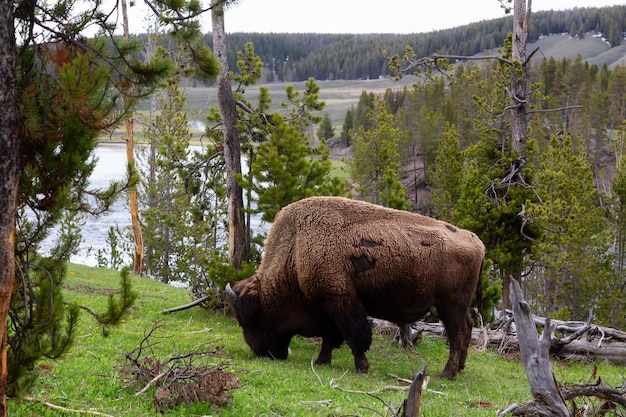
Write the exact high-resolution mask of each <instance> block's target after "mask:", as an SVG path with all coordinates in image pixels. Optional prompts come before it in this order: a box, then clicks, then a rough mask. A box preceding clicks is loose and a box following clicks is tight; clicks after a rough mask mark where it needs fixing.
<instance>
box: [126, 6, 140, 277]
mask: <svg viewBox="0 0 626 417" xmlns="http://www.w3.org/2000/svg"><path fill="white" fill-rule="evenodd" d="M122 19H123V22H124V24H123V26H124V40H126V41H128V39H129V37H130V34H129V28H128V8H127V5H126V0H122ZM134 148H135V146H134V137H133V118H132V116H130V117H128V118H127V119H126V159H127V160H128V166H129V167H130V169H131V172H133V173H135V172H136V171H135V153H134V150H135V149H134ZM128 205H129V206H130V220H131V224H132V226H133V272H134V273H135V274H136V275H142V274H143V234H142V232H141V221H140V220H139V201H138V198H137V187H135V186H133V187H131V188H130V189H129V190H128Z"/></svg>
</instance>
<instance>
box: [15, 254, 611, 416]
mask: <svg viewBox="0 0 626 417" xmlns="http://www.w3.org/2000/svg"><path fill="white" fill-rule="evenodd" d="M118 280H119V274H118V273H117V272H115V271H113V270H108V269H100V268H91V267H86V266H79V265H70V266H69V274H68V276H67V282H66V286H65V288H64V290H63V294H64V297H65V301H69V302H77V303H80V304H81V305H84V306H88V307H89V308H91V309H92V310H96V311H102V310H103V309H104V307H105V306H106V303H107V299H108V294H109V293H111V292H114V291H115V288H117V286H118ZM133 287H134V289H135V290H136V291H137V292H138V293H139V297H138V299H137V302H136V304H135V307H134V308H133V309H132V310H131V311H130V313H129V315H128V316H127V317H125V319H124V320H122V322H121V323H120V324H119V325H118V326H117V327H115V328H113V329H111V333H110V335H109V336H108V337H104V336H103V335H102V334H101V332H100V329H99V327H98V325H97V324H96V323H95V322H94V320H93V318H92V317H91V316H90V315H89V314H87V313H85V314H82V315H81V320H80V321H79V327H78V330H77V332H78V333H77V338H76V340H75V342H74V345H73V347H72V348H71V349H70V351H69V353H68V354H67V355H66V356H65V357H63V358H61V359H58V360H52V359H44V360H42V361H41V363H39V364H38V368H37V369H39V371H40V378H39V380H38V382H37V383H36V384H35V387H34V389H33V391H32V392H31V393H30V397H27V399H24V400H15V399H12V400H10V401H9V404H8V406H9V415H11V416H15V417H32V416H59V415H64V416H65V415H68V416H69V415H77V414H79V413H80V414H84V415H101V416H105V415H106V416H116V417H151V416H155V415H163V416H166V417H169V416H171V417H174V416H207V415H219V416H221V417H230V416H232V417H235V416H294V417H299V416H302V417H311V416H319V417H327V416H348V415H350V416H355V415H359V416H363V417H368V416H375V415H389V414H388V413H387V411H389V410H387V408H386V407H390V408H391V409H392V410H394V411H395V410H397V409H398V408H399V406H400V404H402V401H403V399H404V398H406V391H402V390H394V389H389V388H387V389H385V388H384V387H389V386H399V385H403V384H402V383H401V382H399V381H397V380H396V379H394V378H393V377H391V376H390V374H393V375H397V376H399V377H402V378H411V377H412V374H413V373H414V372H417V371H418V370H420V369H422V368H423V367H424V366H426V367H427V369H426V374H427V376H428V377H429V378H430V380H429V383H428V390H427V391H425V392H424V396H423V404H422V414H423V415H425V416H466V417H487V416H493V415H494V414H495V412H496V410H502V409H504V408H506V407H507V406H509V405H511V404H512V403H520V404H521V403H524V402H527V401H529V399H530V389H529V387H528V382H527V379H526V376H525V373H524V367H523V366H522V364H521V363H520V361H519V360H518V358H517V355H516V354H515V353H509V354H507V355H504V356H501V355H500V354H499V353H498V352H497V351H496V350H495V349H494V350H492V349H487V350H482V349H478V348H477V347H476V346H472V347H471V349H470V354H469V357H468V363H467V367H466V369H465V370H464V371H463V372H461V373H460V374H459V375H458V376H457V377H456V378H455V379H454V380H453V381H448V380H442V379H439V378H438V377H437V375H438V373H439V372H440V371H441V369H442V368H443V364H444V363H445V360H446V357H447V355H448V348H447V346H446V343H445V342H444V341H442V340H438V339H436V338H432V337H430V336H424V338H423V340H422V341H420V342H419V343H418V344H417V345H416V346H415V348H414V349H413V350H404V349H402V348H400V347H399V346H398V345H397V343H394V342H393V341H392V335H390V334H387V333H382V332H375V334H374V341H373V345H372V348H371V349H370V351H369V353H368V357H369V358H370V361H371V363H372V369H370V372H369V374H368V375H366V376H365V375H359V374H357V373H356V372H354V364H353V358H352V355H351V353H350V350H349V349H348V347H347V346H343V347H342V348H340V349H338V350H337V351H335V355H334V358H333V363H332V365H330V366H322V365H314V363H313V362H312V358H313V359H314V358H315V357H316V355H317V354H318V352H319V343H318V341H316V340H312V339H305V338H302V337H296V338H294V340H293V343H292V344H291V348H292V352H291V354H290V356H289V358H288V359H287V360H285V361H272V360H269V359H265V358H258V357H255V356H254V355H253V354H252V353H251V351H250V349H249V348H248V346H247V345H246V343H245V341H244V339H243V336H242V334H241V329H240V328H239V326H238V325H237V323H236V321H235V320H234V319H233V318H232V317H230V316H228V315H224V314H222V313H216V312H210V311H206V310H203V309H201V308H199V307H196V308H193V309H189V310H184V311H180V312H177V313H173V314H169V315H163V314H162V313H161V311H162V310H163V309H166V308H170V307H175V306H178V305H181V304H184V303H187V302H188V301H189V294H188V292H187V291H186V290H184V289H182V288H175V287H171V286H168V285H165V284H162V283H160V282H157V281H153V280H150V279H148V278H145V277H133ZM151 329H152V330H153V333H152V334H151V336H149V333H150V331H151ZM147 339H149V341H150V343H148V342H147ZM142 341H143V342H142ZM140 347H141V348H142V349H143V350H142V349H140ZM130 352H132V353H130ZM191 352H207V354H205V355H204V356H202V357H196V358H190V356H185V355H188V354H190V353H191ZM140 353H141V354H140ZM131 358H136V359H137V360H139V361H140V362H137V364H139V363H143V364H145V365H146V367H147V366H150V365H154V364H156V363H157V361H159V363H167V362H168V361H179V360H180V359H181V358H182V359H183V360H181V361H180V362H176V363H180V364H181V365H183V364H187V363H190V364H191V363H192V360H194V362H193V363H194V364H196V365H199V364H202V365H204V366H209V367H211V368H212V367H217V368H218V369H222V370H224V371H226V372H228V373H229V374H234V375H235V376H236V377H237V378H238V379H239V380H240V381H241V388H238V389H233V390H231V391H229V392H228V397H229V398H230V400H231V401H230V403H228V404H226V405H224V406H223V407H221V408H217V407H214V406H211V405H210V404H207V403H198V402H191V403H190V404H189V405H185V404H183V405H180V406H177V407H174V408H172V409H169V408H167V407H165V408H164V409H163V410H162V411H163V413H162V414H159V413H158V411H157V410H158V406H159V404H161V405H162V404H163V403H164V400H167V399H169V398H168V397H167V394H168V391H165V392H163V391H161V395H160V396H157V386H158V384H157V382H158V381H156V380H155V381H152V382H151V383H150V384H147V381H146V382H142V383H139V384H137V385H132V384H130V383H128V381H126V382H127V383H124V381H123V380H122V379H121V378H120V375H121V371H122V368H120V366H122V365H126V366H129V364H131V363H133V362H132V361H131V360H130V359H131ZM595 365H597V368H596V367H594V365H593V364H585V363H579V362H572V363H562V362H554V365H553V366H554V370H555V374H556V378H557V379H558V380H559V381H561V382H571V383H577V382H579V381H583V380H586V379H587V378H589V375H592V372H593V373H596V372H597V375H598V377H602V379H603V380H604V381H606V383H607V384H609V385H610V386H618V385H619V384H620V383H621V382H620V381H621V375H622V373H623V369H622V368H621V367H619V366H610V365H608V364H607V363H605V362H601V361H598V362H597V363H596V364H595ZM138 368H140V367H138ZM141 369H145V367H144V368H141ZM182 369H187V368H182ZM170 377H171V375H170ZM168 381H169V382H171V379H170V380H168ZM152 384H154V385H152ZM161 385H163V384H161ZM144 387H145V388H146V391H147V392H145V393H143V395H142V394H139V395H137V393H138V392H139V391H140V390H141V389H143V388H144ZM367 392H374V394H372V395H367V394H366V393H367ZM157 398H159V401H157ZM51 407H57V410H54V409H50V408H51ZM58 407H64V408H65V411H59V410H58ZM68 409H70V410H74V412H70V411H69V410H68ZM383 413H385V414H383Z"/></svg>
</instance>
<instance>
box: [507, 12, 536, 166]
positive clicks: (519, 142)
mask: <svg viewBox="0 0 626 417" xmlns="http://www.w3.org/2000/svg"><path fill="white" fill-rule="evenodd" d="M531 3H532V0H528V8H526V0H515V1H514V3H513V45H512V47H513V50H512V59H513V63H514V67H513V71H512V73H511V94H513V97H511V100H512V106H513V113H512V117H511V149H512V150H513V151H514V152H517V154H518V156H520V157H522V156H524V148H525V146H526V137H527V135H528V119H527V117H528V107H527V106H528V103H527V102H526V98H527V82H528V72H527V71H526V38H527V37H528V21H529V19H530V10H531Z"/></svg>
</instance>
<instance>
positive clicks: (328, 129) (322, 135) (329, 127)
mask: <svg viewBox="0 0 626 417" xmlns="http://www.w3.org/2000/svg"><path fill="white" fill-rule="evenodd" d="M333 137H335V128H334V127H333V124H332V122H331V121H330V116H329V115H328V113H324V117H323V118H322V121H321V122H320V127H319V129H317V139H318V140H320V141H322V140H325V141H326V142H328V140H329V139H332V138H333Z"/></svg>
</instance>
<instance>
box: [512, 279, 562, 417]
mask: <svg viewBox="0 0 626 417" xmlns="http://www.w3.org/2000/svg"><path fill="white" fill-rule="evenodd" d="M511 302H512V304H513V316H514V317H515V324H516V326H517V338H518V340H519V346H520V352H521V353H522V361H523V362H524V369H525V370H526V377H527V378H528V382H529V383H530V393H531V395H532V397H533V401H532V403H531V404H530V405H529V406H528V410H525V411H524V412H523V413H521V412H520V414H518V415H535V416H546V417H547V416H549V417H570V412H569V410H568V409H567V407H566V406H565V401H564V400H563V397H562V396H561V393H560V392H559V389H558V387H557V385H556V379H555V378H554V373H553V372H552V364H551V363H550V353H549V352H550V336H551V333H552V329H551V327H550V319H546V325H545V327H544V330H543V334H542V336H541V339H539V335H538V333H537V328H536V327H535V322H534V321H533V318H532V315H531V311H530V306H529V305H528V303H527V302H526V301H525V300H524V295H523V294H522V289H521V287H520V285H519V282H517V280H515V279H513V278H511Z"/></svg>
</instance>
